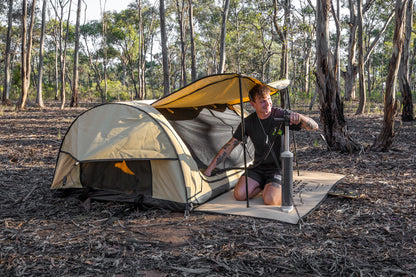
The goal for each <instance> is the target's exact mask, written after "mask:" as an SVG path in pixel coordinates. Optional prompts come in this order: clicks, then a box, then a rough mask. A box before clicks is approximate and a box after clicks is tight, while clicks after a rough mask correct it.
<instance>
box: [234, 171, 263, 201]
mask: <svg viewBox="0 0 416 277" xmlns="http://www.w3.org/2000/svg"><path fill="white" fill-rule="evenodd" d="M247 181H248V198H249V199H250V198H253V197H254V196H256V195H257V194H258V193H259V192H261V189H260V184H259V183H258V182H257V181H256V180H254V179H252V178H250V177H247ZM234 198H235V199H236V200H238V201H244V200H246V177H245V176H244V175H243V176H241V177H240V179H239V180H238V182H237V185H235V188H234Z"/></svg>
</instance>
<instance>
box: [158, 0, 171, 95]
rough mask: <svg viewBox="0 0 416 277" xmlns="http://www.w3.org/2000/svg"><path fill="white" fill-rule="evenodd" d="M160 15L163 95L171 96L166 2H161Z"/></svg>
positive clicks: (160, 0) (161, 0)
mask: <svg viewBox="0 0 416 277" xmlns="http://www.w3.org/2000/svg"><path fill="white" fill-rule="evenodd" d="M159 14H160V35H161V44H162V64H163V95H168V94H169V89H170V88H169V61H168V58H169V56H168V38H167V36H166V21H165V19H166V17H165V1H164V0H159Z"/></svg>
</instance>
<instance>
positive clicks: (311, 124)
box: [306, 118, 318, 130]
mask: <svg viewBox="0 0 416 277" xmlns="http://www.w3.org/2000/svg"><path fill="white" fill-rule="evenodd" d="M306 126H307V128H308V129H310V130H315V129H316V128H318V124H317V123H316V122H315V120H313V119H312V118H308V121H307V122H306Z"/></svg>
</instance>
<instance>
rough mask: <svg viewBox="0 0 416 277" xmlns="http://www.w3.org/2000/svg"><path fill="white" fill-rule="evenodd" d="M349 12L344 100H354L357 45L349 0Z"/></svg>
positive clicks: (355, 28)
mask: <svg viewBox="0 0 416 277" xmlns="http://www.w3.org/2000/svg"><path fill="white" fill-rule="evenodd" d="M348 3H349V10H350V20H349V26H350V33H349V40H348V65H347V68H346V72H345V95H344V97H345V100H346V101H348V100H351V99H355V89H356V84H355V80H356V79H357V71H358V70H357V69H358V68H357V64H356V51H357V50H356V45H357V39H356V37H357V27H358V26H357V25H358V24H357V15H356V6H355V1H354V0H349V1H348Z"/></svg>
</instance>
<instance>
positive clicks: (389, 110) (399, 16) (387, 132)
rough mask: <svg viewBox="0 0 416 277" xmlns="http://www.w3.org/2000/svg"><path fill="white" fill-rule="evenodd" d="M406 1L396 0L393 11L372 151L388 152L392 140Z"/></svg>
mask: <svg viewBox="0 0 416 277" xmlns="http://www.w3.org/2000/svg"><path fill="white" fill-rule="evenodd" d="M407 2H408V0H397V2H396V9H395V13H396V16H395V27H394V36H393V53H392V57H391V59H390V63H389V70H388V75H387V79H386V91H385V92H384V120H383V128H382V130H381V132H380V134H379V136H378V137H377V138H376V140H375V141H374V144H373V145H372V146H371V149H372V150H374V151H386V150H388V149H389V148H390V147H391V145H392V143H393V140H394V136H395V133H394V117H395V115H396V113H397V106H398V104H397V100H396V82H397V74H398V71H399V66H400V60H401V55H402V50H403V40H404V24H405V21H406V5H407Z"/></svg>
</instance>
